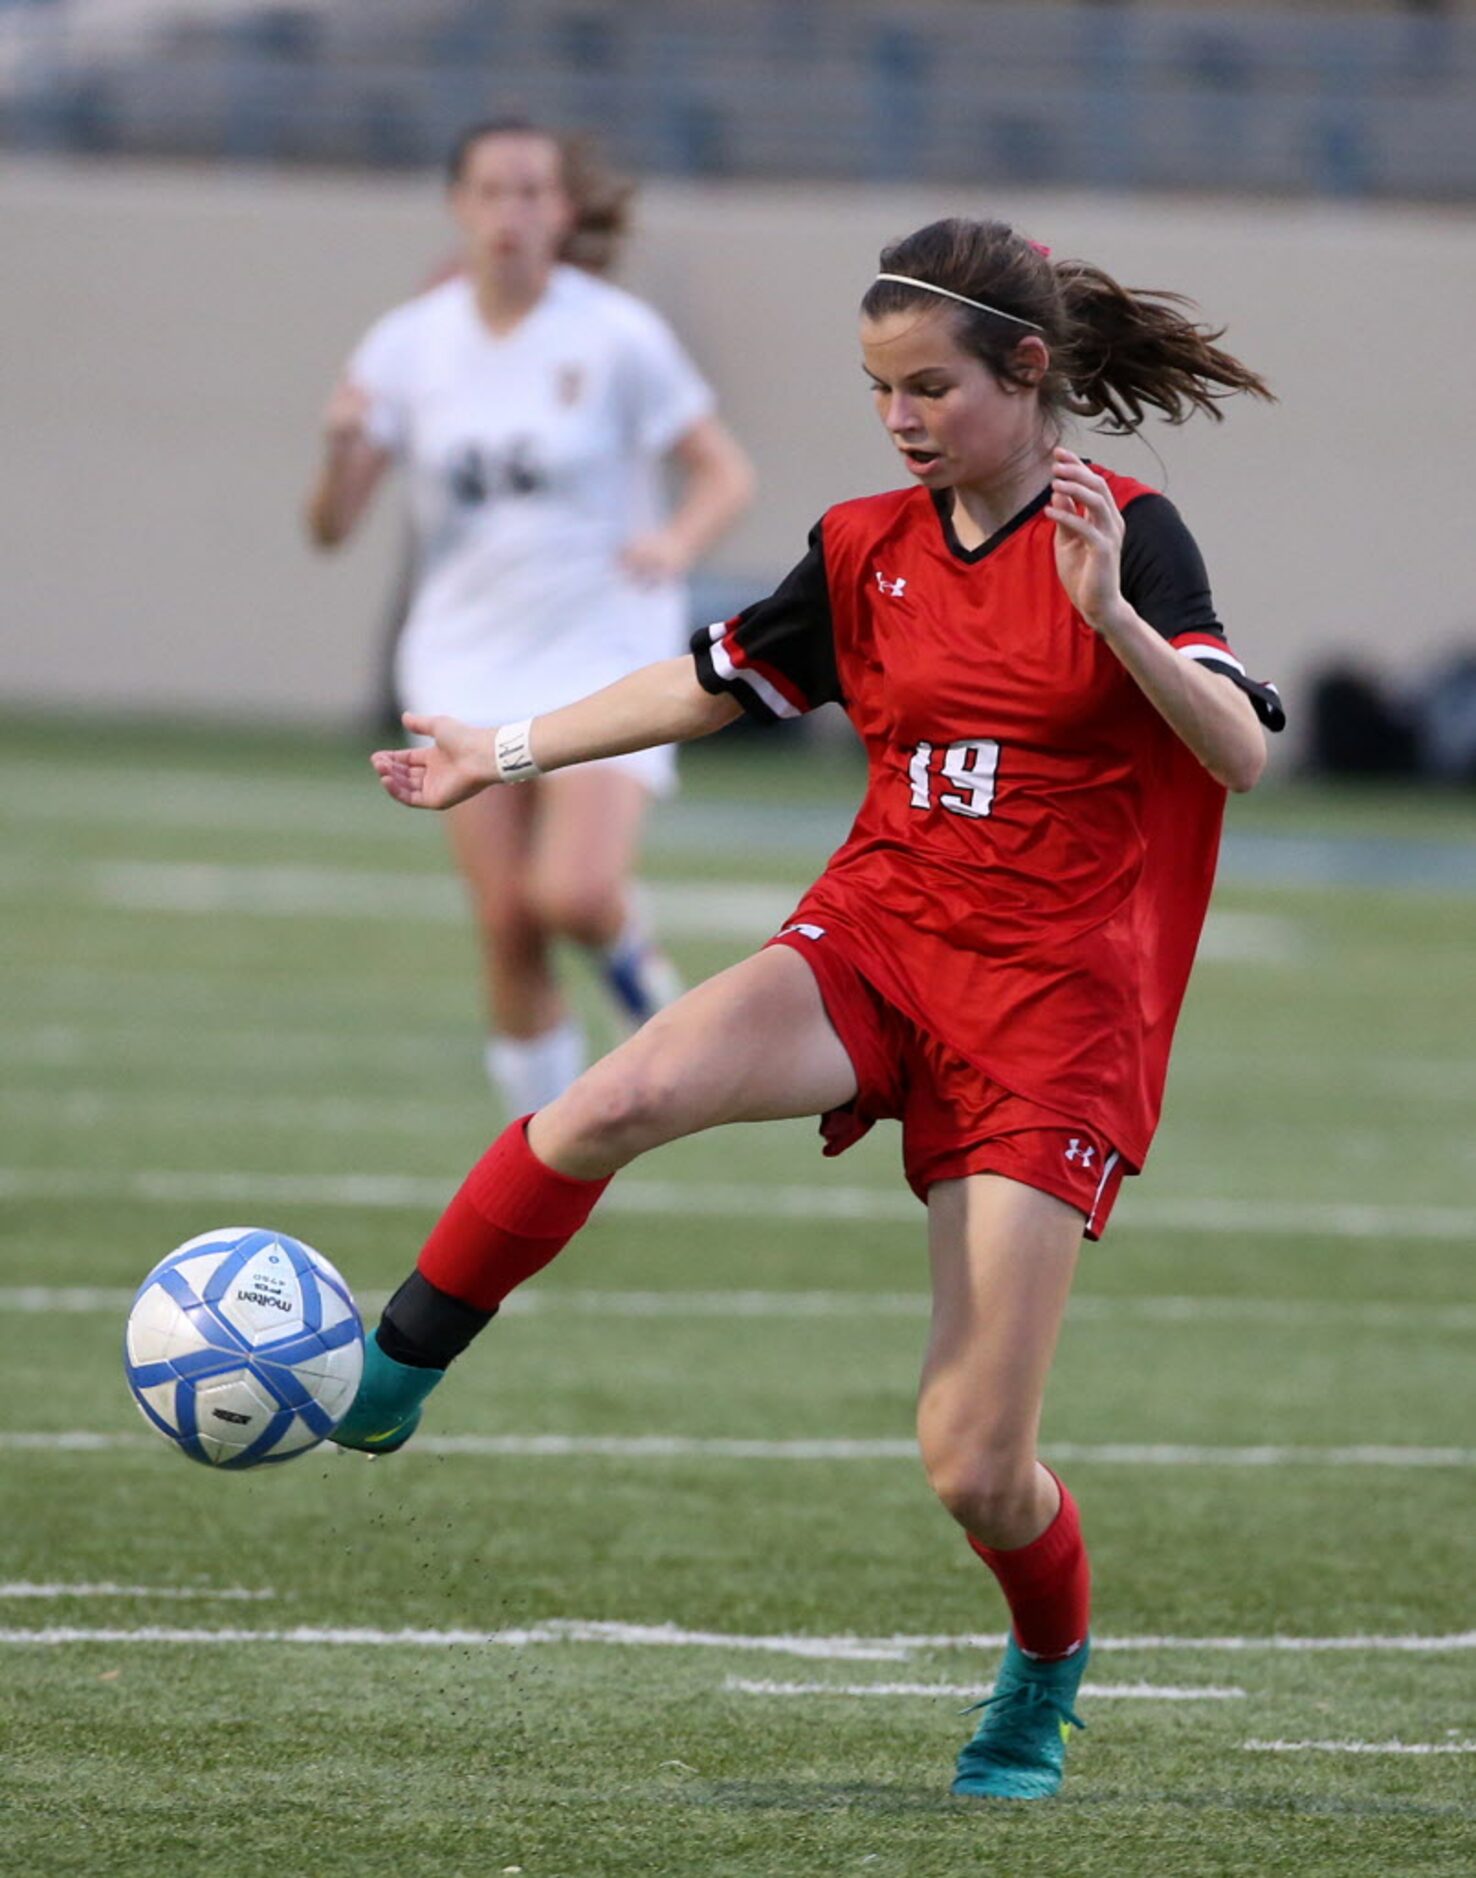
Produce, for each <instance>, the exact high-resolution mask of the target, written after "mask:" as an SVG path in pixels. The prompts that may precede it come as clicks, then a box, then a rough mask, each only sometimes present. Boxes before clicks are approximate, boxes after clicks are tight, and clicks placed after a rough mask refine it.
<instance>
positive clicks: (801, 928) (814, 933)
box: [778, 920, 825, 939]
mask: <svg viewBox="0 0 1476 1878" xmlns="http://www.w3.org/2000/svg"><path fill="white" fill-rule="evenodd" d="M787 932H797V933H798V934H799V935H800V937H801V938H803V939H823V938H824V937H825V928H824V927H823V926H811V925H810V924H809V923H808V922H807V921H805V920H799V921H797V922H796V924H794V925H793V926H781V927H780V928H779V935H778V936H779V937H780V938H781V939H782V938H783V937H784V935H785V933H787Z"/></svg>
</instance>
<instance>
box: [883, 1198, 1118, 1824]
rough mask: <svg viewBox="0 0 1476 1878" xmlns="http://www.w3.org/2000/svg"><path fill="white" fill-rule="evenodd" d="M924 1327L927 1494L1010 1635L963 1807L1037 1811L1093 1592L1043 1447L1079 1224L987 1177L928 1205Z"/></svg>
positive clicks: (1076, 1677) (1069, 1718)
mask: <svg viewBox="0 0 1476 1878" xmlns="http://www.w3.org/2000/svg"><path fill="white" fill-rule="evenodd" d="M928 1225H929V1235H928V1236H929V1250H930V1255H931V1262H932V1272H933V1323H932V1333H931V1336H930V1338H929V1342H928V1350H927V1356H926V1359H925V1361H924V1365H923V1375H922V1385H921V1388H920V1391H919V1397H918V1439H919V1443H920V1445H921V1448H922V1455H923V1463H924V1466H925V1467H926V1468H927V1472H928V1478H929V1480H930V1481H931V1483H932V1485H933V1488H934V1491H935V1492H936V1493H937V1494H938V1496H939V1498H940V1499H941V1500H942V1501H943V1503H944V1505H945V1506H946V1507H947V1508H948V1510H949V1512H950V1513H952V1515H953V1517H954V1518H955V1519H956V1520H957V1521H958V1523H959V1524H960V1525H961V1526H962V1527H963V1528H964V1530H965V1532H966V1533H967V1534H968V1535H969V1539H970V1543H971V1544H972V1545H973V1547H974V1550H975V1551H976V1552H977V1553H978V1554H979V1556H980V1557H981V1558H982V1559H983V1560H984V1562H985V1563H986V1564H987V1565H988V1566H989V1567H990V1569H991V1570H992V1571H993V1572H994V1573H995V1575H996V1577H997V1578H998V1579H999V1581H1000V1585H1001V1588H1002V1589H1003V1591H1004V1593H1005V1596H1006V1598H1007V1600H1008V1602H1009V1604H1010V1612H1011V1619H1012V1635H1011V1638H1010V1642H1009V1646H1008V1648H1007V1650H1006V1654H1005V1661H1004V1664H1003V1666H1002V1667H1001V1670H1000V1673H999V1679H998V1681H997V1682H996V1684H995V1693H994V1696H993V1698H992V1699H991V1701H990V1703H989V1705H988V1706H987V1708H986V1712H985V1718H984V1720H983V1722H982V1723H981V1724H980V1727H979V1731H978V1734H977V1735H976V1737H975V1739H974V1740H973V1741H971V1742H970V1743H969V1744H968V1746H967V1747H965V1749H964V1750H963V1753H962V1754H961V1755H960V1757H959V1765H958V1773H957V1777H956V1779H955V1783H954V1791H955V1792H957V1793H963V1794H970V1795H980V1796H994V1797H1000V1798H1014V1799H1036V1798H1044V1797H1046V1796H1047V1795H1048V1794H1050V1793H1053V1792H1055V1790H1056V1789H1057V1787H1059V1785H1060V1782H1061V1774H1062V1764H1063V1759H1064V1751H1065V1741H1066V1735H1067V1733H1068V1731H1069V1728H1070V1726H1071V1725H1072V1724H1074V1723H1075V1720H1076V1718H1075V1714H1074V1711H1073V1708H1072V1702H1073V1700H1074V1697H1075V1694H1076V1690H1077V1687H1078V1685H1079V1683H1080V1681H1081V1675H1082V1672H1083V1670H1084V1669H1085V1667H1086V1659H1087V1654H1088V1651H1087V1600H1088V1588H1089V1578H1088V1572H1087V1564H1086V1554H1085V1550H1084V1548H1083V1546H1082V1544H1081V1537H1080V1527H1079V1524H1078V1522H1077V1517H1076V1508H1075V1504H1074V1502H1073V1501H1072V1500H1071V1497H1070V1495H1069V1494H1068V1493H1067V1492H1066V1490H1065V1488H1064V1487H1062V1486H1061V1485H1060V1483H1059V1482H1058V1481H1057V1479H1056V1477H1055V1476H1054V1475H1053V1474H1051V1473H1050V1472H1049V1471H1048V1470H1047V1469H1046V1468H1044V1467H1042V1466H1041V1464H1040V1461H1039V1459H1038V1457H1037V1452H1036V1444H1037V1438H1038V1434H1039V1428H1040V1415H1041V1408H1042V1405H1043V1403H1044V1400H1045V1387H1046V1379H1047V1376H1048V1374H1049V1371H1050V1365H1051V1359H1052V1357H1053V1355H1054V1353H1055V1348H1056V1340H1057V1337H1058V1335H1059V1333H1060V1327H1061V1320H1062V1317H1063V1315H1064V1313H1065V1309H1066V1302H1067V1299H1068V1297H1069V1295H1070V1291H1071V1281H1072V1278H1073V1276H1074V1274H1075V1270H1076V1261H1077V1254H1078V1250H1079V1247H1080V1243H1081V1234H1082V1226H1083V1220H1082V1216H1081V1214H1080V1213H1079V1212H1077V1211H1076V1209H1075V1208H1073V1207H1070V1206H1068V1205H1066V1203H1065V1202H1064V1201H1061V1200H1058V1199H1055V1198H1054V1197H1053V1196H1052V1195H1050V1194H1045V1193H1041V1192H1038V1191H1037V1190H1036V1189H1034V1188H1032V1187H1027V1186H1023V1185H1022V1184H1020V1183H1019V1182H1017V1181H1013V1180H1007V1179H1004V1178H1003V1177H1001V1176H999V1175H994V1174H975V1175H971V1176H970V1177H969V1178H967V1179H964V1180H954V1181H945V1182H940V1183H939V1184H938V1185H937V1186H935V1187H934V1188H933V1189H932V1192H931V1193H930V1195H929V1200H928Z"/></svg>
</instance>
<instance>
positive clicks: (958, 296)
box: [877, 274, 1045, 333]
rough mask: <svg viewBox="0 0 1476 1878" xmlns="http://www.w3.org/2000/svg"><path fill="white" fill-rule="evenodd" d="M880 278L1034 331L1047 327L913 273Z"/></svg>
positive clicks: (885, 275) (883, 275)
mask: <svg viewBox="0 0 1476 1878" xmlns="http://www.w3.org/2000/svg"><path fill="white" fill-rule="evenodd" d="M877 279H878V280H894V281H896V282H897V284H898V286H900V287H916V288H917V289H918V290H919V292H921V293H940V294H942V296H943V298H944V299H945V300H957V301H959V302H961V304H962V305H964V306H971V307H977V308H978V310H979V311H980V312H981V313H992V314H993V315H994V317H995V318H996V319H997V320H1013V321H1014V322H1015V324H1016V325H1017V326H1028V327H1029V328H1030V330H1031V332H1033V333H1043V332H1044V331H1045V327H1044V326H1042V325H1040V324H1039V322H1038V321H1036V320H1025V319H1021V317H1020V315H1019V314H1018V313H1006V312H1005V310H1004V308H1003V307H998V306H986V305H985V304H984V302H983V301H982V300H971V299H970V298H969V296H968V295H967V294H966V293H955V292H954V291H953V289H952V288H951V287H935V286H934V285H933V283H932V282H931V281H930V280H914V279H913V277H912V275H911V274H878V275H877Z"/></svg>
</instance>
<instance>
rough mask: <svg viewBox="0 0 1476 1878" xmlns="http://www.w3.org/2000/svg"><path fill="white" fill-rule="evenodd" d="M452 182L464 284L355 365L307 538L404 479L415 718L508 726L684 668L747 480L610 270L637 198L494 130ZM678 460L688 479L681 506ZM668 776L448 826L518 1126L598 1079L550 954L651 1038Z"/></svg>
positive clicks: (405, 639) (498, 1070)
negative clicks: (594, 970)
mask: <svg viewBox="0 0 1476 1878" xmlns="http://www.w3.org/2000/svg"><path fill="white" fill-rule="evenodd" d="M448 177H449V204H450V210H451V215H452V217H453V219H454V221H455V222H456V225H457V227H458V229H459V231H460V233H461V236H462V240H463V244H464V253H465V268H464V271H462V272H459V273H457V274H456V275H455V276H454V277H453V278H451V279H449V280H446V281H444V282H442V283H441V284H440V285H437V286H435V287H432V288H431V289H430V290H429V291H427V292H424V293H422V294H420V295H418V296H417V297H416V298H415V299H413V300H410V301H408V302H406V303H405V304H404V305H403V306H399V307H396V308H395V309H394V310H393V311H392V312H390V313H388V314H386V315H385V316H384V318H382V319H381V320H379V321H378V322H377V323H376V324H375V325H374V326H372V327H371V328H370V330H369V332H368V334H367V335H366V336H365V338H364V339H363V340H362V342H361V343H360V344H359V346H358V347H357V349H356V350H355V351H354V353H353V355H352V357H351V358H350V360H349V362H348V366H347V368H346V371H345V374H344V377H343V379H342V380H341V382H340V383H339V385H338V387H337V389H336V390H335V392H334V394H333V397H332V399H331V400H330V402H329V405H328V409H327V413H326V418H325V444H324V454H323V460H322V464H321V467H320V469H319V472H318V476H317V479H316V482H315V483H314V485H313V488H312V490H311V492H310V494H309V497H308V502H307V525H308V531H309V534H310V536H311V539H312V540H313V542H314V543H315V544H316V545H317V546H318V547H321V548H333V547H337V546H338V545H339V544H340V543H341V542H343V541H345V540H346V539H347V538H348V537H349V536H350V535H351V534H352V533H353V531H354V528H355V527H356V525H357V524H358V522H359V520H360V519H361V517H362V516H363V515H364V513H365V511H366V509H367V508H368V505H369V502H370V500H371V498H372V496H373V494H374V492H375V490H376V488H377V487H378V485H379V483H380V481H381V479H382V478H383V476H384V473H385V471H386V470H387V469H388V468H389V467H390V466H391V465H392V464H394V463H398V464H400V465H401V466H402V467H403V468H404V470H405V473H406V475H407V477H408V482H409V497H410V511H411V520H412V525H413V529H414V534H415V540H416V571H415V582H414V591H413V596H412V599H411V604H410V611H409V616H408V619H407V621H406V624H405V628H404V631H403V633H402V634H401V637H400V641H399V646H398V649H397V653H396V659H395V679H396V687H397V690H398V693H399V699H400V703H401V706H402V708H403V709H405V710H407V711H411V712H415V713H419V714H422V715H435V714H438V713H452V714H454V715H455V716H456V717H458V718H461V719H463V720H466V721H469V722H472V723H478V724H488V725H492V724H506V723H508V722H509V721H515V720H517V719H520V718H528V717H534V716H536V715H538V714H539V713H540V712H543V711H547V710H549V709H551V708H553V707H554V706H556V705H558V704H560V703H562V702H563V701H564V700H565V699H566V698H568V697H569V696H570V695H571V694H573V693H576V692H583V691H587V690H590V689H593V688H595V687H598V686H601V685H605V684H609V683H611V682H613V681H614V680H615V679H617V678H620V677H623V676H624V675H625V674H626V673H627V672H629V671H632V670H634V669H636V668H637V667H639V666H642V665H646V664H649V663H650V662H651V661H652V660H653V659H661V658H667V657H669V656H671V655H673V654H674V653H675V652H676V651H677V650H678V649H679V648H680V646H681V645H682V644H683V643H684V641H685V638H686V633H687V630H688V622H687V618H686V594H685V588H684V586H683V576H684V575H685V574H686V573H687V571H688V569H689V568H690V567H691V566H692V564H693V562H694V561H695V560H696V559H697V557H698V556H699V555H701V554H702V553H703V552H704V551H705V550H706V549H707V548H708V547H709V546H710V545H711V543H712V542H713V541H714V540H716V539H717V537H718V536H719V535H720V534H721V533H722V532H723V531H724V530H725V529H726V528H727V527H728V525H729V524H730V523H731V522H732V521H733V520H734V518H735V517H736V516H737V515H738V514H739V513H740V512H741V511H742V510H743V508H744V507H745V506H746V505H747V503H748V502H749V500H750V498H751V495H752V486H753V478H752V472H751V470H750V468H749V465H748V461H747V459H746V457H745V456H744V454H743V452H742V451H741V450H740V449H739V447H738V445H737V444H736V443H735V441H734V440H733V438H732V436H731V435H730V434H729V432H728V431H727V430H726V429H725V428H724V426H723V425H722V423H721V422H720V421H719V419H718V418H717V416H716V415H715V411H714V400H713V394H712V391H711V389H710V388H709V387H708V385H707V384H706V383H705V382H704V380H703V378H702V376H701V374H700V373H699V372H698V371H697V369H696V367H695V366H694V365H693V364H692V362H691V360H690V359H689V358H688V357H687V355H686V353H685V352H684V351H683V350H682V347H681V346H680V344H679V343H678V341H677V339H676V338H675V336H674V335H673V333H672V332H671V330H670V328H669V327H668V326H667V325H666V323H665V321H663V320H662V319H661V318H660V316H659V315H658V314H656V313H655V312H653V311H652V310H651V308H649V307H648V306H646V305H644V304H643V303H642V302H641V301H639V300H637V299H635V298H634V297H633V296H632V295H630V294H628V293H625V292H624V291H622V290H621V289H620V288H618V287H614V286H612V285H610V284H609V283H608V282H606V281H603V280H600V279H598V278H597V277H596V274H595V272H594V271H592V269H593V268H597V267H599V266H602V265H604V264H605V263H607V262H608V260H609V258H610V257H611V255H612V253H613V250H614V247H615V244H616V241H617V240H618V237H619V235H620V234H621V233H622V232H623V228H624V220H625V210H626V205H627V199H628V192H627V191H625V190H623V189H619V188H617V187H614V186H613V185H612V184H611V183H610V180H609V179H608V178H607V177H606V176H604V175H603V174H602V173H601V172H600V170H599V169H598V167H597V166H596V165H595V164H594V163H593V162H592V159H591V158H590V155H589V153H588V151H587V150H586V149H585V148H584V147H582V146H580V145H575V144H572V143H570V142H568V141H566V140H563V139H561V138H559V137H558V136H556V135H554V134H553V133H551V132H549V131H546V130H544V129H542V128H540V127H538V126H536V125H533V124H529V123H526V122H524V121H522V120H518V119H497V120H489V121H488V122H486V123H483V124H477V125H474V126H473V127H472V128H471V129H469V130H468V131H466V132H464V133H463V135H462V136H461V137H460V138H459V139H458V141H457V143H456V146H455V148H454V150H453V151H452V154H451V158H450V162H449V165H448ZM576 263H578V264H576ZM668 461H670V462H671V463H672V464H673V465H674V466H675V468H676V470H677V472H678V475H679V477H680V484H681V486H680V490H679V496H678V500H677V503H676V506H675V508H674V510H673V511H672V512H671V513H670V514H669V515H664V514H663V503H662V480H663V467H664V465H665V464H666V462H668ZM674 782H675V759H674V753H673V751H672V750H671V749H670V748H669V747H668V748H662V749H655V750H642V751H638V752H635V753H634V754H632V755H629V756H617V757H613V758H610V759H609V760H607V761H603V762H599V763H591V764H588V765H586V766H584V767H581V768H576V769H571V770H567V771H564V772H561V773H560V774H558V775H556V776H549V777H546V778H541V779H540V780H539V781H538V783H537V784H536V785H535V786H534V787H533V788H531V789H521V790H520V789H506V790H503V789H494V790H488V791H487V792H486V793H485V794H484V795H480V796H477V797H475V798H473V799H472V800H471V801H469V802H466V803H464V804H463V805H462V806H461V807H459V808H458V809H456V810H455V811H453V813H452V814H451V815H450V816H449V818H448V820H449V824H450V837H451V844H452V848H453V851H454V852H455V855H456V859H457V862H458V864H459V866H460V868H461V870H462V873H463V874H464V875H465V878H466V881H467V885H468V888H469V890H470V894H471V900H472V905H473V909H474V912H475V915H476V919H477V923H478V928H479V933H480V937H481V944H482V955H483V960H484V969H485V975H486V988H487V1002H488V1007H489V1013H490V1018H491V1026H492V1035H491V1037H490V1038H489V1041H488V1044H487V1069H488V1074H489V1077H490V1078H491V1080H492V1082H493V1084H494V1086H495V1087H497V1088H498V1089H499V1090H500V1092H501V1094H502V1096H503V1099H504V1101H505V1102H506V1103H507V1106H508V1110H509V1113H510V1114H512V1115H521V1114H523V1113H525V1112H526V1111H528V1110H530V1109H537V1108H541V1107H543V1106H544V1105H545V1104H547V1103H548V1102H550V1101H552V1100H553V1098H554V1097H555V1096H557V1095H558V1094H559V1093H560V1092H561V1091H562V1090H563V1089H564V1088H565V1087H567V1085H568V1084H569V1083H571V1082H572V1081H573V1080H574V1078H575V1077H576V1076H577V1075H578V1074H579V1072H580V1070H581V1069H582V1068H583V1065H584V1039H583V1036H582V1034H581V1030H580V1026H579V1023H578V1020H577V1019H576V1018H575V1017H574V1016H573V1015H572V1013H571V1011H570V1008H569V1005H568V1003H567V1001H566V999H565V997H564V994H563V992H562V990H561V988H560V986H559V984H558V982H557V979H556V977H555V975H554V971H553V966H552V950H553V945H554V942H555V941H556V940H558V939H560V938H567V939H572V940H575V941H577V942H579V943H580V944H582V945H585V946H587V947H588V948H590V950H591V951H592V952H593V953H594V954H595V955H596V957H597V958H598V960H599V963H600V966H601V969H602V972H603V975H604V978H605V981H606V983H607V984H608V986H609V987H610V990H611V993H612V995H613V996H614V998H615V999H616V1001H617V1003H618V1005H619V1007H620V1009H621V1012H622V1014H623V1015H624V1017H625V1018H626V1020H627V1021H628V1022H630V1023H632V1024H639V1023H641V1022H643V1021H644V1020H645V1018H646V1017H648V1016H649V1015H650V1014H651V1012H652V1011H654V1010H656V1009H658V1008H659V1007H660V1006H661V1005H663V1004H665V1003H667V1002H669V1001H670V999H671V998H672V997H673V996H674V995H675V994H676V992H677V991H678V990H679V989H680V987H679V985H678V984H677V982H676V978H675V974H674V972H673V970H672V967H671V965H670V962H669V961H668V960H667V959H666V957H665V955H664V954H663V953H662V952H661V951H660V950H659V949H658V948H657V947H656V946H655V945H654V944H653V942H652V941H651V939H650V937H649V935H648V934H647V933H646V931H645V930H644V927H643V925H642V922H641V919H640V915H639V912H638V911H637V909H636V908H635V906H634V905H633V903H632V894H631V885H630V881H631V874H632V871H633V868H634V865H635V861H636V855H637V850H638V846H639V840H640V833H641V825H642V821H643V818H644V815H645V812H646V809H647V806H648V805H649V803H650V802H651V800H652V798H653V797H658V796H662V795H665V794H667V793H669V792H670V790H671V789H672V787H673V786H674Z"/></svg>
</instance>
